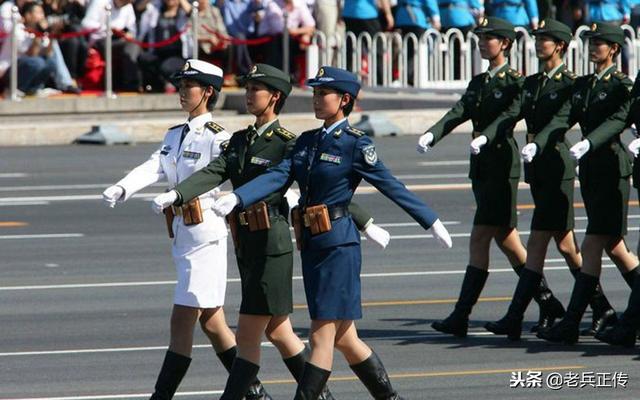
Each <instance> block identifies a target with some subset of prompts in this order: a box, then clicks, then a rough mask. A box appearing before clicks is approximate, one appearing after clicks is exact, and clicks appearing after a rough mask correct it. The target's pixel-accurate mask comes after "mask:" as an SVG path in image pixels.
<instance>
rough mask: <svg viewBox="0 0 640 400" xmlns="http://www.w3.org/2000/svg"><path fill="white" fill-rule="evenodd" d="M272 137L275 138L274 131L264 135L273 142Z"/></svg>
mask: <svg viewBox="0 0 640 400" xmlns="http://www.w3.org/2000/svg"><path fill="white" fill-rule="evenodd" d="M272 137H273V131H269V132H267V133H265V134H264V138H265V139H267V140H271V138H272Z"/></svg>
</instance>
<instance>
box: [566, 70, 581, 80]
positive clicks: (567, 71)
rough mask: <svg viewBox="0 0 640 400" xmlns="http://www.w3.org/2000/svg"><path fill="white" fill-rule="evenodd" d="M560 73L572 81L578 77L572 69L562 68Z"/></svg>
mask: <svg viewBox="0 0 640 400" xmlns="http://www.w3.org/2000/svg"><path fill="white" fill-rule="evenodd" d="M562 74H563V75H564V76H566V77H567V78H569V79H571V80H572V81H574V80H576V78H577V77H578V75H576V74H575V73H574V72H573V71H569V70H568V69H566V68H565V69H563V70H562Z"/></svg>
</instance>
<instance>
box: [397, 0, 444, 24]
mask: <svg viewBox="0 0 640 400" xmlns="http://www.w3.org/2000/svg"><path fill="white" fill-rule="evenodd" d="M436 16H437V17H439V16H440V12H439V11H438V3H437V2H436V0H398V6H397V8H396V15H395V25H396V27H398V28H402V27H403V26H419V27H420V28H424V29H429V28H431V23H430V22H429V18H433V17H436Z"/></svg>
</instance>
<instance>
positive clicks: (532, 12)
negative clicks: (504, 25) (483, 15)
mask: <svg viewBox="0 0 640 400" xmlns="http://www.w3.org/2000/svg"><path fill="white" fill-rule="evenodd" d="M485 4H486V5H487V6H486V8H487V13H488V14H489V15H491V16H493V17H498V18H502V19H504V20H507V21H509V22H511V23H512V24H513V25H514V26H524V27H528V26H529V24H531V21H532V20H535V21H536V22H537V21H538V18H539V17H538V4H537V3H536V0H490V1H488V2H487V3H485Z"/></svg>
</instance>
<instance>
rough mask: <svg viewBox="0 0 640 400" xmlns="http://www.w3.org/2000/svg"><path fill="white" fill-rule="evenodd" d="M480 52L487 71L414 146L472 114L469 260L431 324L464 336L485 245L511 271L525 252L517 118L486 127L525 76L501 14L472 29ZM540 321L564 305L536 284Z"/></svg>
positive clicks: (480, 281)
mask: <svg viewBox="0 0 640 400" xmlns="http://www.w3.org/2000/svg"><path fill="white" fill-rule="evenodd" d="M475 31H476V33H478V35H480V42H479V45H480V53H481V55H482V57H483V58H484V59H487V60H489V64H490V67H489V68H490V70H489V71H488V72H486V73H483V74H480V75H477V76H475V77H474V78H473V79H472V80H471V82H470V83H469V86H468V88H467V91H466V92H465V94H464V95H463V96H462V98H461V99H460V101H458V103H456V105H455V106H454V107H453V108H452V109H451V111H449V112H448V113H447V114H446V115H445V116H444V117H443V118H442V119H441V120H440V121H438V123H436V124H435V125H434V126H433V127H431V128H430V129H429V130H428V131H427V133H425V134H424V135H422V136H421V137H420V140H419V141H418V151H419V152H421V153H426V152H427V151H428V150H429V149H430V148H431V147H432V146H433V145H434V144H435V143H437V142H438V141H439V140H440V139H441V138H442V137H443V136H445V135H447V134H449V133H450V132H451V131H452V130H453V129H454V128H455V127H456V126H458V125H460V124H461V123H463V122H465V121H466V120H468V119H471V120H472V122H473V140H472V141H471V170H470V172H469V178H471V182H472V188H473V194H474V196H475V199H476V205H477V208H476V214H475V217H474V220H473V229H472V230H471V239H470V241H469V253H470V254H469V265H468V266H467V271H466V273H465V277H464V280H463V282H462V289H461V291H460V296H459V298H458V302H457V303H456V306H455V309H454V311H453V312H452V313H451V314H450V315H449V316H448V317H447V318H446V319H444V320H442V321H436V322H434V323H433V324H432V327H433V328H434V329H436V330H438V331H440V332H444V333H449V334H453V335H455V336H459V337H465V336H466V335H467V329H468V326H469V314H470V313H471V309H472V308H473V306H474V304H475V303H476V302H477V300H478V297H479V296H480V292H482V288H483V287H484V284H485V282H486V280H487V277H488V276H489V272H488V269H489V248H490V246H491V240H492V239H493V240H495V241H496V243H497V244H498V247H500V250H502V252H503V253H504V254H505V255H506V256H507V258H508V259H509V262H510V263H511V265H512V267H513V268H514V270H515V271H516V272H517V273H518V274H520V271H521V270H522V269H523V268H524V264H525V260H526V251H525V249H524V246H522V243H521V242H520V236H519V235H518V231H517V230H516V224H517V220H516V197H517V193H518V192H517V191H518V178H519V176H520V157H518V147H517V145H516V141H515V139H514V138H513V127H514V125H515V122H508V123H506V124H500V126H497V127H496V129H492V130H487V131H485V129H486V128H487V127H488V126H489V125H490V124H491V123H492V122H494V120H495V119H496V118H498V117H499V116H500V114H501V113H502V112H504V111H505V110H507V109H508V108H509V107H510V106H511V105H512V103H513V102H514V99H516V97H517V96H518V94H519V93H520V92H521V89H522V85H523V81H524V78H522V76H521V75H520V73H519V72H517V71H514V70H513V69H511V68H509V66H508V64H507V58H506V54H507V52H508V51H509V49H510V48H511V45H512V43H513V41H514V40H515V31H514V28H513V25H511V24H510V23H509V22H507V21H505V20H502V19H499V18H491V17H489V18H485V19H483V20H482V22H481V23H480V26H479V27H478V28H476V30H475ZM535 299H536V301H537V302H538V304H539V305H540V321H539V324H538V325H539V326H541V327H544V326H546V325H548V324H549V323H550V322H552V321H553V320H554V319H555V318H559V317H561V316H562V315H563V313H564V309H563V308H562V304H560V302H559V301H558V300H557V299H556V298H555V297H554V296H553V294H552V293H551V291H550V290H549V289H548V288H547V287H546V285H544V284H543V285H541V287H540V288H538V289H537V291H536V294H535Z"/></svg>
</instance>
